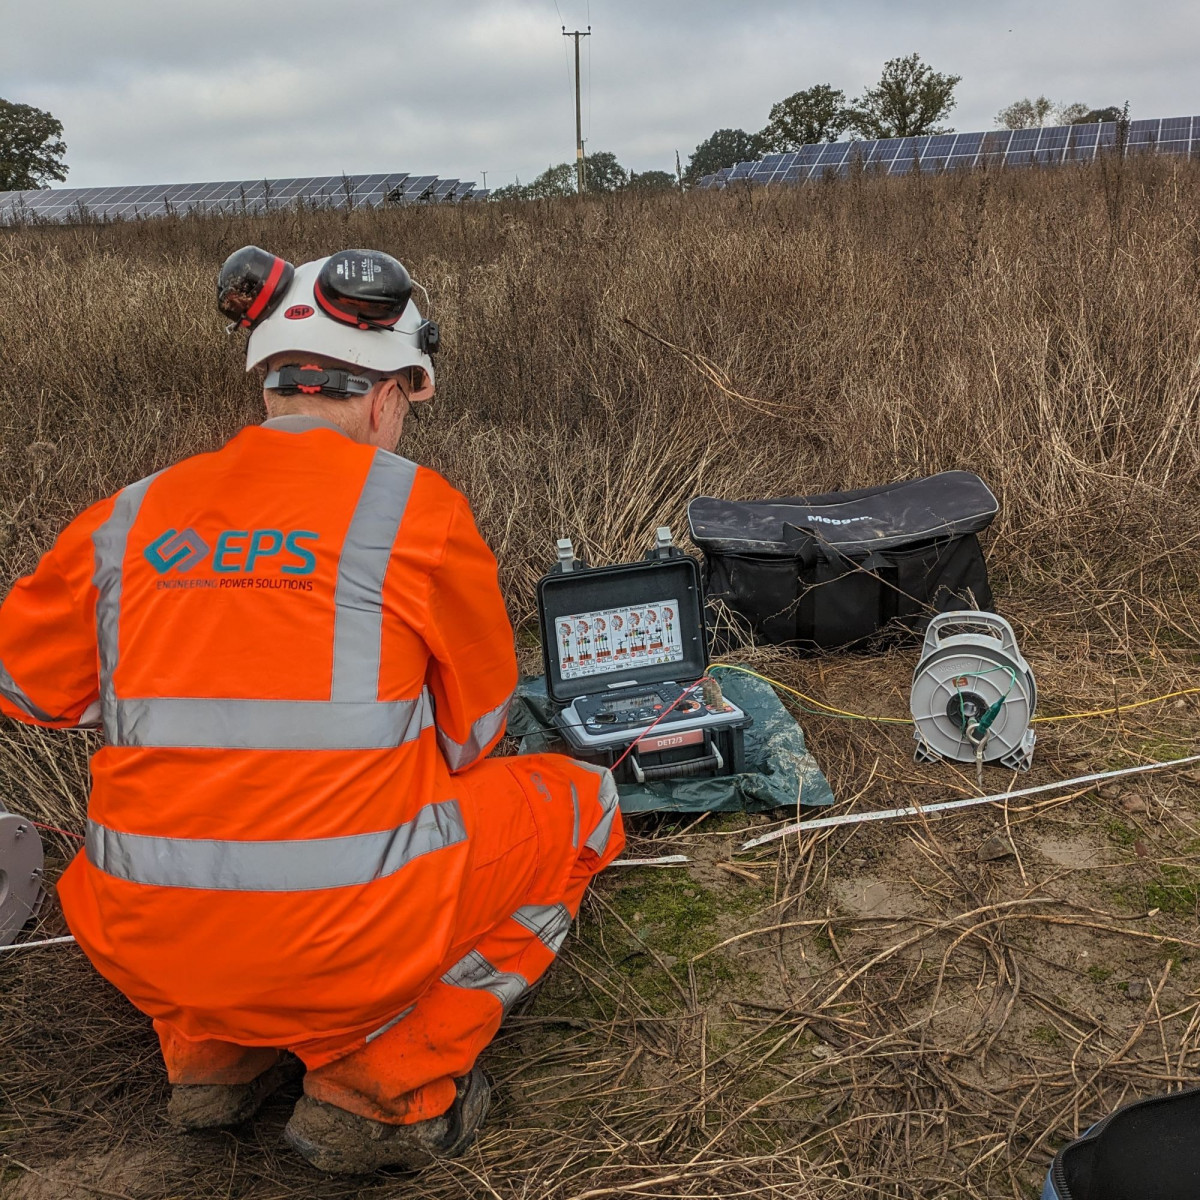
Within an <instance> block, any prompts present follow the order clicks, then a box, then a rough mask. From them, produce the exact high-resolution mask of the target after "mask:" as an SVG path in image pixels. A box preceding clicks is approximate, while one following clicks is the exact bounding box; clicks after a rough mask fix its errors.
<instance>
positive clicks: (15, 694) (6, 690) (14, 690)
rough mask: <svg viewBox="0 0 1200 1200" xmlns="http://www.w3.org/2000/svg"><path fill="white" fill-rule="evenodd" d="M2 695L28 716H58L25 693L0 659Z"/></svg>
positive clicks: (41, 717)
mask: <svg viewBox="0 0 1200 1200" xmlns="http://www.w3.org/2000/svg"><path fill="white" fill-rule="evenodd" d="M0 696H3V697H4V698H5V699H6V700H7V701H8V702H9V703H10V704H15V705H16V706H17V708H19V709H20V710H21V711H22V712H23V713H24V714H25V715H26V716H27V717H32V718H33V719H34V720H35V721H54V720H57V718H55V717H52V716H51V715H50V714H49V713H48V712H43V711H42V710H41V709H40V708H38V706H37V705H36V704H34V702H33V701H32V700H30V698H29V697H28V696H27V695H25V693H24V692H23V691H21V689H20V688H19V687H17V681H16V680H15V679H13V677H12V676H11V675H10V674H9V673H8V668H7V667H6V666H5V665H4V660H3V659H0Z"/></svg>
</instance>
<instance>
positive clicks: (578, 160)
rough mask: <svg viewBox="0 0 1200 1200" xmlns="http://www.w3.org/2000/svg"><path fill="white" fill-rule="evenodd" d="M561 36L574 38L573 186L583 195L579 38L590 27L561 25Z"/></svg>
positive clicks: (590, 33) (583, 35)
mask: <svg viewBox="0 0 1200 1200" xmlns="http://www.w3.org/2000/svg"><path fill="white" fill-rule="evenodd" d="M562 31H563V37H569V38H574V39H575V187H576V189H577V190H578V192H579V194H580V195H581V196H582V195H583V189H584V181H583V115H582V112H581V109H580V105H579V39H580V38H584V37H591V36H592V27H591V26H590V25H589V26H588V27H587V33H584V32H583V31H582V30H580V29H576V30H573V31H572V32H571V33H568V32H567V27H566V26H565V25H564V26H563V27H562Z"/></svg>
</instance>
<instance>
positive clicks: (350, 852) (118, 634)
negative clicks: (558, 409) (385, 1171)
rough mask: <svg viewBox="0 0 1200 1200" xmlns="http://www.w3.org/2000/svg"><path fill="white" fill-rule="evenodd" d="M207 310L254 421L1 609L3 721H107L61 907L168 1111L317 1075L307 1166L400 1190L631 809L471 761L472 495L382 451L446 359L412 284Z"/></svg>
mask: <svg viewBox="0 0 1200 1200" xmlns="http://www.w3.org/2000/svg"><path fill="white" fill-rule="evenodd" d="M218 291H219V302H220V304H221V307H222V311H224V312H225V313H226V314H227V315H229V316H231V317H232V318H233V319H234V320H235V321H236V322H237V323H238V324H240V325H242V326H244V327H245V328H248V329H249V330H250V337H249V342H248V352H247V369H248V370H250V369H253V368H256V367H265V368H266V371H267V374H266V379H265V392H264V396H265V401H266V408H267V414H268V419H267V420H266V421H265V422H264V423H263V424H262V425H259V426H252V427H249V428H247V429H244V430H242V432H241V433H239V434H238V435H237V436H236V437H234V438H233V439H232V441H230V442H229V443H228V444H227V445H226V446H225V447H224V448H223V449H221V450H219V451H217V452H216V453H212V454H203V455H199V456H197V457H194V458H190V459H186V460H185V461H183V462H180V463H177V464H176V465H175V466H172V467H169V468H167V469H166V470H164V471H161V472H159V473H158V474H156V475H153V476H151V477H149V478H148V479H143V480H140V481H139V482H137V483H132V484H130V485H129V486H128V487H125V488H124V489H122V490H121V491H120V492H118V493H117V494H116V495H115V496H113V497H110V498H109V499H107V500H102V501H100V502H99V503H98V504H95V505H93V506H92V507H91V508H89V509H88V510H87V511H86V512H84V513H83V514H82V515H81V516H79V517H78V518H77V519H76V520H75V521H73V522H72V523H71V524H70V525H69V526H68V527H67V528H66V530H65V531H64V532H63V533H62V535H61V536H60V537H59V539H58V541H57V543H56V544H55V546H54V548H53V549H52V550H51V551H50V552H49V553H48V554H47V555H46V556H45V558H44V559H43V560H42V562H41V564H40V565H39V566H38V568H37V570H36V571H35V572H34V574H33V575H31V576H29V577H27V578H25V579H22V580H20V581H19V582H18V583H17V584H16V585H15V587H14V588H13V589H12V591H11V593H10V594H9V595H8V597H7V599H6V600H5V602H4V604H3V607H2V608H0V710H2V711H3V712H4V713H5V714H6V715H7V716H9V717H15V718H17V719H18V720H22V721H28V722H32V723H34V724H39V725H44V726H49V727H52V728H71V727H78V726H88V725H97V724H98V725H101V726H102V727H103V730H104V735H105V740H106V744H105V745H104V747H103V748H102V749H101V750H100V751H99V752H98V753H97V754H96V756H95V758H94V759H93V760H92V780H93V786H92V793H91V798H90V802H89V806H88V824H87V840H86V846H85V849H84V850H83V851H81V853H80V854H79V855H78V856H77V858H76V859H75V860H74V862H72V863H71V865H70V866H69V867H68V869H67V871H66V872H65V874H64V875H63V877H62V879H61V881H60V883H59V888H58V890H59V895H60V897H61V900H62V905H63V909H64V911H65V913H66V917H67V921H68V923H69V925H70V928H71V931H72V933H74V934H75V936H76V937H77V938H78V940H79V944H80V945H81V946H82V947H83V949H84V951H85V952H86V954H87V955H88V957H89V958H90V959H91V961H92V962H93V963H94V964H95V966H96V968H97V970H99V971H100V973H101V974H102V975H103V976H104V977H105V978H106V979H108V980H110V981H111V982H112V983H113V984H115V985H116V986H117V987H118V988H120V990H121V991H122V992H124V994H125V995H126V996H128V997H129V999H130V1000H131V1001H132V1002H133V1003H134V1004H135V1005H136V1006H137V1007H138V1008H139V1009H141V1010H142V1011H143V1012H145V1013H147V1014H148V1015H149V1016H150V1017H152V1018H153V1020H154V1028H155V1030H156V1031H157V1033H158V1036H159V1039H160V1041H161V1045H162V1053H163V1058H164V1059H165V1061H166V1066H167V1072H168V1076H169V1079H170V1082H171V1084H172V1085H173V1086H172V1094H171V1100H170V1105H169V1114H170V1116H171V1117H172V1118H173V1120H174V1121H175V1122H176V1123H177V1124H178V1125H180V1126H182V1127H184V1128H187V1129H202V1128H208V1127H214V1126H221V1125H228V1124H232V1123H235V1122H239V1121H242V1120H245V1119H246V1118H248V1117H250V1116H251V1115H252V1114H253V1113H254V1112H255V1111H256V1110H257V1109H258V1107H259V1106H260V1105H261V1103H262V1102H263V1100H264V1099H265V1098H266V1097H267V1095H269V1094H270V1092H271V1091H272V1090H273V1089H274V1088H275V1087H276V1086H277V1085H278V1084H279V1083H280V1082H282V1081H283V1080H284V1079H285V1078H286V1077H287V1075H288V1073H289V1071H291V1070H298V1069H299V1065H300V1064H303V1067H304V1069H305V1071H306V1073H305V1076H304V1096H303V1098H302V1099H301V1100H300V1101H299V1103H298V1104H297V1105H296V1109H295V1112H294V1113H293V1114H292V1117H291V1120H290V1121H289V1123H288V1127H287V1137H288V1140H289V1141H290V1142H291V1144H292V1145H293V1146H294V1147H295V1148H296V1149H297V1150H298V1151H299V1152H300V1153H301V1154H303V1155H304V1156H305V1157H306V1158H307V1159H308V1160H309V1161H310V1162H312V1163H313V1164H314V1165H316V1166H317V1167H319V1168H322V1169H324V1170H329V1171H346V1172H359V1171H369V1170H373V1169H375V1168H376V1167H379V1166H383V1165H391V1164H395V1165H401V1166H407V1167H414V1168H415V1167H419V1166H422V1165H424V1164H426V1163H428V1162H429V1161H431V1160H432V1159H433V1158H434V1157H436V1156H453V1155H456V1154H460V1153H461V1152H462V1151H463V1150H464V1149H465V1148H466V1147H467V1146H468V1145H469V1144H470V1143H471V1141H472V1140H473V1138H474V1136H475V1132H476V1130H477V1129H478V1127H479V1125H480V1123H481V1122H482V1121H483V1118H484V1116H485V1114H486V1112H487V1108H488V1103H489V1094H490V1088H489V1084H488V1082H487V1080H486V1078H485V1076H484V1075H483V1073H482V1071H481V1070H480V1068H479V1067H478V1066H477V1065H476V1062H477V1059H478V1058H479V1055H480V1052H481V1051H482V1050H483V1049H484V1047H486V1046H487V1045H488V1043H489V1042H490V1041H491V1040H492V1038H493V1037H494V1036H495V1034H496V1031H497V1029H498V1028H499V1025H500V1022H501V1019H502V1017H503V1016H504V1013H505V1011H506V1010H507V1009H508V1008H509V1007H510V1006H511V1005H512V1003H513V1002H514V1001H515V1000H517V998H518V997H520V996H521V995H522V993H524V992H525V991H526V990H527V989H528V988H529V987H530V985H531V984H532V983H533V982H534V981H535V980H537V979H538V978H539V977H540V976H541V975H542V974H543V973H544V972H545V971H546V969H547V968H548V967H549V965H550V963H551V962H552V961H553V959H554V956H555V954H556V953H557V951H558V949H559V947H560V946H561V945H562V942H563V940H564V938H565V937H566V936H567V933H568V931H569V928H570V926H571V923H572V920H573V919H574V917H575V915H576V913H577V912H578V909H579V904H580V901H581V899H582V896H583V893H584V890H585V888H586V887H587V884H588V882H589V880H590V879H591V878H592V876H593V875H595V874H596V873H597V872H598V871H600V870H601V869H602V868H603V867H604V866H606V865H607V864H608V863H609V862H610V861H611V860H612V859H613V858H614V857H615V856H616V855H617V854H618V853H619V852H620V850H621V848H622V846H623V844H624V834H623V831H622V827H621V818H620V814H619V812H618V809H617V795H616V789H615V787H614V785H613V782H612V778H611V776H610V775H609V774H608V773H607V772H606V771H603V770H600V769H596V768H589V767H586V766H583V765H581V764H579V763H576V762H573V761H571V760H570V759H567V758H564V757H561V756H557V755H543V756H531V757H524V758H515V759H513V758H492V759H486V757H485V756H486V755H487V754H488V753H489V751H490V750H491V749H492V748H493V747H494V746H495V745H496V743H497V741H498V740H499V739H500V737H501V736H502V735H503V733H504V727H505V715H506V712H507V709H508V705H509V701H510V699H511V696H512V692H513V688H514V686H515V683H516V660H515V656H514V651H513V637H512V629H511V626H510V624H509V622H508V618H507V615H506V612H505V607H504V603H503V600H502V598H501V595H500V589H499V586H498V583H497V577H496V563H495V560H494V558H493V556H492V554H491V552H490V551H489V550H488V548H487V546H486V545H485V544H484V542H483V540H482V539H481V538H480V536H479V533H478V532H477V531H476V528H475V524H474V521H473V519H472V516H471V512H470V509H469V507H468V505H467V502H466V500H465V499H464V498H463V497H462V496H461V495H460V494H459V493H458V492H457V491H455V490H454V489H453V488H452V487H451V486H450V485H449V484H448V483H447V482H446V481H445V480H444V479H442V478H441V476H439V475H437V474H436V473H435V472H433V471H431V470H429V469H427V468H425V467H420V466H417V465H415V464H414V463H412V462H409V461H408V460H407V459H404V458H401V457H399V456H398V455H397V454H395V453H394V451H395V449H396V446H397V443H398V441H399V438H400V432H401V427H402V425H403V422H404V418H405V414H406V413H407V412H408V410H409V408H410V406H411V405H413V404H416V403H418V402H421V401H425V400H428V399H430V398H431V397H432V395H433V385H434V372H433V364H432V361H431V358H430V355H431V353H432V352H433V350H435V349H436V345H437V329H436V326H434V325H433V324H432V323H431V322H428V321H423V320H422V318H421V315H420V313H419V312H418V311H417V308H416V306H415V304H414V303H413V302H412V300H411V295H410V293H411V282H410V280H409V278H408V275H407V273H406V272H405V270H404V268H403V267H402V266H401V265H400V263H398V262H397V261H396V260H395V259H393V258H391V257H390V256H388V255H385V254H381V253H378V252H375V251H346V252H343V253H341V254H337V255H334V256H332V257H331V258H328V259H323V260H320V261H317V262H311V263H305V264H304V265H302V266H300V267H298V268H293V267H292V266H291V265H290V264H288V263H285V262H284V261H283V260H282V259H278V258H275V257H274V256H272V255H269V254H267V253H266V252H265V251H262V250H258V249H256V248H254V247H248V248H246V249H245V250H242V251H239V252H238V253H237V254H235V255H233V256H232V257H231V259H230V260H229V261H228V262H227V263H226V264H225V267H224V268H223V269H222V274H221V280H220V284H219V289H218ZM293 1056H294V1057H293ZM296 1059H299V1063H297V1062H296Z"/></svg>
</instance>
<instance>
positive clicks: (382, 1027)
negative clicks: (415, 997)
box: [366, 1004, 417, 1045]
mask: <svg viewBox="0 0 1200 1200" xmlns="http://www.w3.org/2000/svg"><path fill="white" fill-rule="evenodd" d="M416 1007H417V1006H416V1005H415V1004H410V1005H409V1006H408V1007H407V1008H406V1009H405V1010H404V1011H403V1012H400V1013H397V1014H396V1015H395V1016H394V1017H393V1018H392V1019H391V1020H390V1021H385V1022H384V1023H383V1024H382V1025H380V1027H379V1028H378V1029H373V1030H372V1031H371V1032H370V1033H368V1034H367V1036H366V1042H367V1044H368V1045H370V1044H371V1043H372V1042H373V1041H374V1040H375V1039H376V1038H377V1037H379V1036H380V1035H381V1034H384V1033H387V1031H388V1030H389V1029H391V1028H392V1026H393V1025H399V1024H400V1022H401V1021H403V1020H404V1018H405V1017H407V1016H408V1014H409V1013H410V1012H412V1010H413V1009H414V1008H416Z"/></svg>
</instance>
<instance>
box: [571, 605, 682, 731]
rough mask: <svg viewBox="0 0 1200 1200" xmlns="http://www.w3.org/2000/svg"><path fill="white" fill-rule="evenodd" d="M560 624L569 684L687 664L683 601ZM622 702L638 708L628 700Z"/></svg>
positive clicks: (614, 610)
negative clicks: (681, 622)
mask: <svg viewBox="0 0 1200 1200" xmlns="http://www.w3.org/2000/svg"><path fill="white" fill-rule="evenodd" d="M554 624H555V634H556V638H555V643H556V646H555V648H556V652H557V654H558V669H559V673H560V674H561V675H562V677H563V679H584V678H587V677H589V676H592V675H604V674H606V673H608V672H610V671H630V670H635V669H637V668H638V667H647V666H651V665H657V664H660V663H675V662H682V661H683V638H682V635H681V632H680V628H679V601H678V600H677V599H674V598H666V599H663V600H659V601H651V602H649V603H646V604H637V605H630V606H625V607H622V608H607V609H599V610H597V611H595V612H584V613H572V614H570V615H568V616H563V617H559V618H557V620H556V621H555V623H554ZM622 703H623V707H627V708H628V707H632V705H631V704H630V702H629V701H628V700H625V701H623V702H622Z"/></svg>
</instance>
